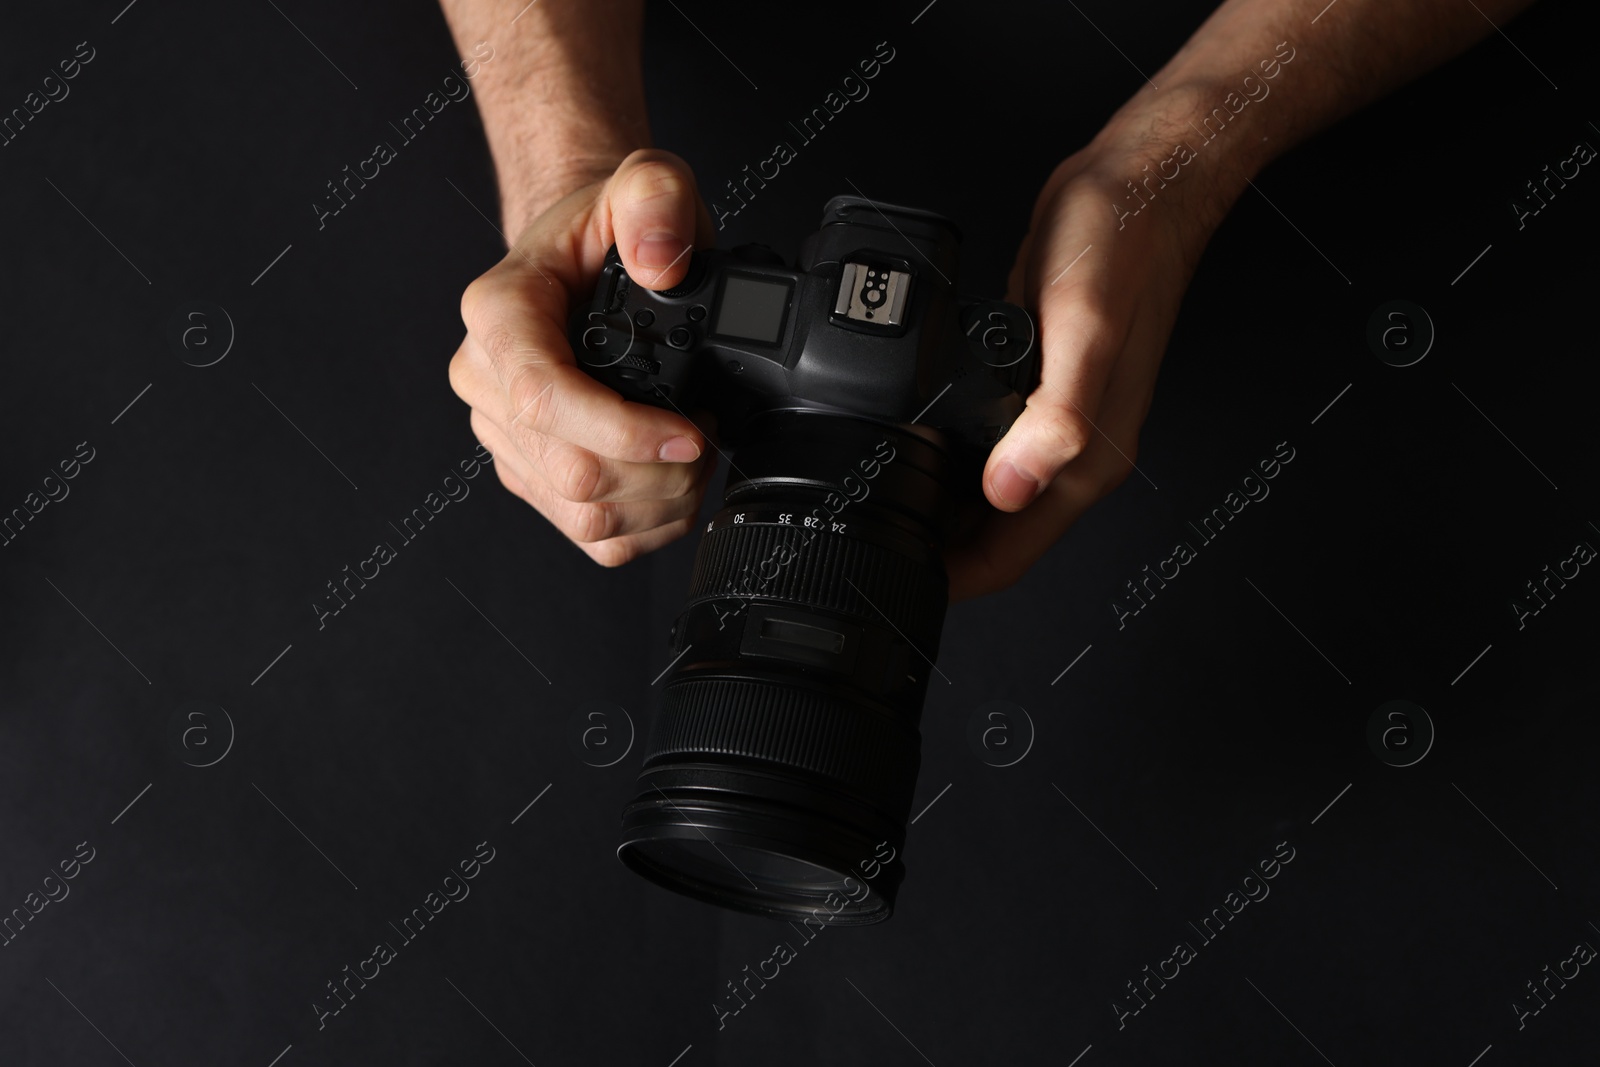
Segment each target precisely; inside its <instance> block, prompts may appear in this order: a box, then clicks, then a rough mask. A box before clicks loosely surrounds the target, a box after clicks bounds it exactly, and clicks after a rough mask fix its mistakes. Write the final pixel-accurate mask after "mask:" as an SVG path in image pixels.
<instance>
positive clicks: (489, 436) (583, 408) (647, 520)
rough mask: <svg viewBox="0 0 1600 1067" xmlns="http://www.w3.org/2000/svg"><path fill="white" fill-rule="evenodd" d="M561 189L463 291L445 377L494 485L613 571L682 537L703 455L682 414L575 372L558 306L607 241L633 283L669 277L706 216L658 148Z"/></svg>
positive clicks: (707, 227) (592, 268) (695, 504)
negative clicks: (466, 413) (458, 332)
mask: <svg viewBox="0 0 1600 1067" xmlns="http://www.w3.org/2000/svg"><path fill="white" fill-rule="evenodd" d="M572 184H573V185H574V186H575V188H574V190H573V191H572V192H570V193H568V194H567V195H566V196H564V197H562V198H561V199H560V200H558V201H556V202H555V203H554V204H553V206H549V207H547V208H545V209H544V210H543V211H542V213H541V214H539V215H538V216H537V217H536V218H534V220H533V221H532V223H530V224H529V225H528V227H527V229H526V230H525V231H524V232H523V233H522V234H521V236H519V237H518V238H517V239H516V240H515V242H513V243H512V245H511V251H510V252H509V253H508V254H507V255H506V257H505V258H504V259H502V260H501V261H500V262H499V263H498V264H496V265H495V266H494V267H493V268H491V269H490V270H489V271H488V272H487V273H485V274H484V275H483V276H482V277H480V278H478V279H476V280H475V281H474V282H473V283H472V284H471V285H469V286H468V287H467V290H466V292H465V293H464V294H463V295H462V298H461V318H462V321H463V322H464V323H465V324H466V327H467V336H466V339H465V340H464V341H462V343H461V347H460V348H459V349H457V350H456V354H455V357H454V358H453V359H452V360H451V361H450V384H451V387H452V388H454V389H455V392H456V395H457V396H459V397H461V399H462V400H465V401H466V402H467V404H468V405H470V406H471V408H472V429H473V432H474V433H475V434H477V436H478V440H479V441H481V442H482V443H483V445H484V446H485V447H486V448H488V449H489V451H490V452H492V453H493V454H494V459H495V470H496V472H497V473H498V474H499V476H500V481H501V483H502V484H503V485H505V487H506V488H507V489H510V490H511V491H512V492H513V493H515V494H516V495H517V496H519V497H521V498H522V499H523V500H525V501H527V502H528V503H529V504H532V505H533V506H534V507H535V508H537V509H538V510H539V512H540V513H541V514H543V515H544V516H545V518H547V519H549V520H550V522H551V523H552V524H554V525H555V527H556V528H557V529H558V530H560V531H561V532H562V533H564V534H566V535H567V537H569V538H571V539H572V540H573V541H574V542H575V543H576V544H577V545H578V547H579V548H581V549H583V551H584V552H586V553H588V555H589V556H590V558H592V559H594V560H595V561H596V562H598V563H601V564H603V565H605V566H608V567H615V566H618V565H620V564H622V563H626V562H627V561H628V560H630V559H632V558H634V557H635V556H638V555H640V554H642V553H645V552H650V551H653V550H655V549H657V548H659V547H661V546H662V545H664V544H667V543H668V542H670V541H673V540H675V539H677V538H679V537H682V536H683V535H684V534H685V533H687V532H688V530H689V527H690V526H691V525H692V524H693V522H694V518H695V515H696V513H697V512H698V511H699V507H700V501H701V499H702V498H703V497H704V495H705V488H706V483H707V481H708V479H709V478H710V476H711V472H712V469H713V456H714V455H715V453H714V450H712V449H710V448H708V446H707V438H706V435H705V433H704V432H703V431H702V430H701V429H700V428H699V427H697V426H696V425H695V424H694V423H693V422H691V421H690V420H689V419H688V418H687V417H685V416H684V415H682V414H678V413H674V412H671V411H663V410H661V409H659V408H655V407H650V406H648V405H644V404H635V403H630V402H628V401H625V400H623V399H622V398H621V397H620V396H618V395H617V394H616V393H615V392H614V391H613V390H611V389H610V388H608V387H607V386H605V385H602V384H601V383H600V382H598V381H596V380H595V379H593V378H591V377H589V375H588V374H586V373H584V371H583V370H582V369H580V368H579V367H578V365H577V362H576V360H575V359H574V357H573V354H572V349H571V346H570V345H569V344H568V341H567V318H568V314H569V309H570V307H571V306H572V304H573V302H574V301H575V300H580V299H583V298H585V297H586V296H587V295H588V293H590V292H591V291H592V290H593V288H594V285H595V281H596V279H597V278H598V277H599V274H600V268H601V266H602V264H603V263H604V261H605V257H606V253H607V251H608V250H609V249H610V247H611V245H612V244H613V243H614V244H616V246H617V249H618V251H619V252H620V254H621V256H622V262H623V266H624V267H626V268H627V271H628V276H629V277H630V278H631V279H633V281H634V283H635V284H638V285H642V286H644V287H646V288H648V289H670V288H671V287H672V286H674V285H677V284H678V283H679V282H681V281H682V280H683V278H684V276H685V275H686V274H687V273H688V270H689V251H690V249H691V248H692V247H693V246H694V245H702V246H704V245H708V244H710V243H711V239H712V231H711V218H710V215H709V214H708V213H707V211H706V208H705V205H704V203H703V202H702V201H701V199H700V196H699V193H698V192H697V190H696V188H695V181H694V175H693V173H692V172H691V171H690V169H689V167H688V165H687V164H686V163H684V162H683V160H681V159H679V158H678V157H677V156H675V155H673V154H671V153H670V152H663V151H658V150H654V149H642V150H640V151H637V152H634V153H632V154H631V155H629V156H628V157H627V158H626V159H623V160H622V161H621V163H620V164H618V165H617V166H616V168H615V170H609V169H605V168H597V169H596V170H594V171H591V172H590V173H589V174H587V175H585V176H584V177H582V178H579V179H576V180H573V181H572Z"/></svg>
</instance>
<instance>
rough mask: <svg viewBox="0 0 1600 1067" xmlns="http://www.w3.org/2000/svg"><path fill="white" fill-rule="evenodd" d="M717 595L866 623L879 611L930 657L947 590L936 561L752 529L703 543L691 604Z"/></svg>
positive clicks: (849, 540) (844, 541)
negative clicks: (753, 598) (792, 606)
mask: <svg viewBox="0 0 1600 1067" xmlns="http://www.w3.org/2000/svg"><path fill="white" fill-rule="evenodd" d="M785 548H787V549H788V550H790V552H792V553H793V555H792V556H791V555H788V553H786V552H785V551H784V549H785ZM786 558H787V562H784V560H785V559H786ZM719 596H733V597H742V596H759V597H763V598H768V599H772V600H783V601H789V602H791V603H795V604H801V605H804V606H806V607H812V608H821V609H824V610H828V611H837V612H840V613H842V614H849V615H856V616H859V617H861V618H864V619H869V620H876V619H878V618H879V612H880V611H881V612H882V613H883V616H885V617H887V618H888V619H889V621H890V622H892V623H893V624H894V625H895V627H896V628H898V629H899V630H900V631H901V632H902V633H904V634H906V636H908V637H910V638H911V639H912V641H913V642H914V643H915V644H916V645H917V647H919V648H921V649H923V650H924V651H925V652H927V654H929V655H933V654H934V653H933V649H932V648H930V647H929V646H930V645H936V644H937V642H938V637H939V629H940V627H942V626H943V624H944V613H945V607H946V602H947V599H948V592H947V586H946V583H945V578H944V570H943V567H942V566H941V565H940V564H938V563H937V562H934V561H928V562H920V561H917V560H914V559H911V558H910V557H908V556H906V555H904V554H902V553H900V552H896V551H893V550H892V549H888V548H884V547H882V546H880V545H876V544H873V543H872V542H870V541H864V540H860V539H857V538H854V537H845V536H843V535H841V534H836V533H831V532H823V531H820V530H807V529H803V528H800V527H794V526H776V525H771V524H767V523H752V524H750V525H739V526H724V527H722V528H721V529H717V530H713V531H712V532H710V533H708V534H706V535H705V537H704V538H702V539H701V541H700V550H699V552H698V553H697V554H696V556H695V567H694V577H693V579H692V580H691V581H690V583H689V602H690V603H691V604H693V603H697V602H699V601H701V600H708V599H713V598H716V597H719ZM930 630H931V632H929V631H930Z"/></svg>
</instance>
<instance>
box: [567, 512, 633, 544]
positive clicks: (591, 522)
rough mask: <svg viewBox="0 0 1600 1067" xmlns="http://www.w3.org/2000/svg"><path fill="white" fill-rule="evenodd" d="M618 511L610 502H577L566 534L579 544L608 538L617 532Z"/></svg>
mask: <svg viewBox="0 0 1600 1067" xmlns="http://www.w3.org/2000/svg"><path fill="white" fill-rule="evenodd" d="M620 518H621V516H620V513H619V512H618V511H617V509H616V508H615V507H613V506H612V505H610V504H579V505H578V506H577V508H575V509H574V510H573V513H572V521H571V522H570V523H568V527H569V528H568V530H567V536H568V537H571V538H572V539H573V540H574V541H577V542H578V543H580V544H594V543H596V542H599V541H605V540H608V539H610V538H612V537H614V536H616V533H617V527H618V525H619V523H620Z"/></svg>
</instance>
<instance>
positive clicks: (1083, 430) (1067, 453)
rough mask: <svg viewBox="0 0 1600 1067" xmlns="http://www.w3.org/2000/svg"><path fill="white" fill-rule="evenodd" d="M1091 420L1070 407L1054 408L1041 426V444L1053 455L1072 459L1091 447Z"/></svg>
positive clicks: (1047, 414)
mask: <svg viewBox="0 0 1600 1067" xmlns="http://www.w3.org/2000/svg"><path fill="white" fill-rule="evenodd" d="M1093 432H1094V431H1093V430H1092V429H1091V428H1090V426H1089V420H1088V419H1086V418H1084V417H1083V416H1082V415H1081V414H1079V413H1078V412H1077V411H1076V410H1074V409H1073V408H1070V407H1065V406H1062V407H1052V408H1050V409H1049V410H1048V412H1047V413H1046V416H1045V418H1044V419H1043V420H1041V423H1040V425H1039V443H1040V444H1041V445H1042V446H1043V447H1044V448H1045V450H1046V451H1048V452H1049V453H1050V454H1051V455H1053V456H1057V457H1059V458H1061V459H1063V460H1067V459H1071V458H1073V457H1074V456H1077V455H1079V454H1081V453H1082V452H1083V450H1084V449H1085V448H1088V447H1089V435H1090V434H1091V433H1093Z"/></svg>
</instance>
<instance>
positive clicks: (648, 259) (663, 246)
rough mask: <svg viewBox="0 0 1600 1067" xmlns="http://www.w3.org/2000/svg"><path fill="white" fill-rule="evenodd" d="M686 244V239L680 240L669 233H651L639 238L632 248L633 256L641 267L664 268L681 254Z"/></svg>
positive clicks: (670, 264)
mask: <svg viewBox="0 0 1600 1067" xmlns="http://www.w3.org/2000/svg"><path fill="white" fill-rule="evenodd" d="M687 244H688V242H687V241H681V240H679V239H678V238H677V237H675V236H673V235H672V234H670V233H662V234H651V235H650V236H649V237H642V238H640V239H639V243H638V244H637V245H635V246H634V249H633V258H634V260H635V261H636V262H637V263H638V264H639V266H641V267H654V268H655V269H656V270H666V269H667V268H668V267H670V266H672V264H673V261H675V260H676V259H677V258H678V257H679V256H681V255H683V250H684V247H685V245H687Z"/></svg>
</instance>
